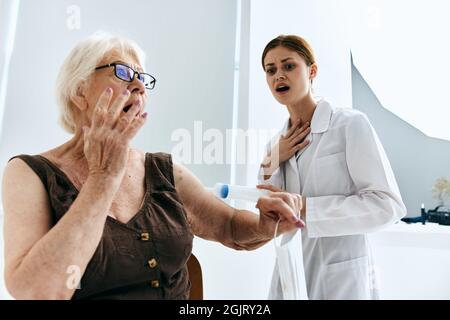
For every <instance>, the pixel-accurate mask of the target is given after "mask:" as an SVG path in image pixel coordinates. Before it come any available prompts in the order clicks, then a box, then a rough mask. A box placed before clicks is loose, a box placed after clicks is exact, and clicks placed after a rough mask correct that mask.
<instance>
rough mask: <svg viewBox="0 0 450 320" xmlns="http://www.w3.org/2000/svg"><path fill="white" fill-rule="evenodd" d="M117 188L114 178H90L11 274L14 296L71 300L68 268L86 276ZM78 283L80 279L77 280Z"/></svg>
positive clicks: (71, 293) (71, 291) (71, 288)
mask: <svg viewBox="0 0 450 320" xmlns="http://www.w3.org/2000/svg"><path fill="white" fill-rule="evenodd" d="M117 188H118V185H117V182H116V181H113V180H111V179H95V178H91V177H90V178H88V180H87V181H86V183H85V184H84V186H83V188H82V189H81V191H80V193H79V195H78V197H77V199H76V200H75V201H74V203H73V204H72V206H71V207H70V209H69V210H68V211H67V212H66V214H65V215H64V217H63V218H62V219H61V220H60V221H59V222H58V223H57V224H56V225H55V226H54V227H53V228H52V229H51V230H50V231H49V232H48V233H47V234H46V235H45V236H44V237H43V238H41V239H40V240H39V241H38V242H37V243H36V244H35V245H34V246H33V247H32V248H31V250H30V251H29V252H28V253H27V254H26V255H25V257H24V258H23V259H22V260H21V262H20V265H18V266H17V267H16V269H15V270H14V272H13V273H12V275H11V277H10V279H11V281H9V282H10V284H13V286H12V288H11V289H12V290H11V291H12V294H13V296H15V297H16V298H20V299H70V298H71V297H72V295H73V293H74V291H75V287H76V285H75V286H73V285H72V286H70V285H69V284H70V283H69V277H71V276H72V277H73V276H75V277H76V275H77V274H70V273H68V268H69V267H70V266H74V269H73V270H76V272H77V273H78V274H79V278H81V276H82V275H83V273H84V271H85V269H86V266H87V264H88V262H89V261H90V259H91V257H92V256H93V254H94V252H95V250H96V248H97V246H98V244H99V242H100V239H101V237H102V234H103V228H104V224H105V221H106V217H107V214H108V210H109V207H110V205H111V203H112V200H113V197H114V195H115V192H116V190H117ZM76 280H77V281H79V280H80V279H76Z"/></svg>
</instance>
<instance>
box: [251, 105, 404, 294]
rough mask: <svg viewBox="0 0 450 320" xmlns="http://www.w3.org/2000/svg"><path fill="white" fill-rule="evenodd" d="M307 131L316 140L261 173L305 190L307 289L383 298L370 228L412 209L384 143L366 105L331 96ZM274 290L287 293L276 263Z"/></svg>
mask: <svg viewBox="0 0 450 320" xmlns="http://www.w3.org/2000/svg"><path fill="white" fill-rule="evenodd" d="M288 123H289V121H287V122H286V125H285V127H284V128H283V129H282V130H281V132H280V133H279V135H280V134H282V133H285V132H286V131H287V129H288ZM279 135H278V136H277V137H275V138H274V139H273V140H272V141H277V140H278V139H279ZM307 139H308V140H310V141H311V142H310V144H309V145H308V146H307V147H306V148H305V149H303V150H302V151H300V152H299V153H298V154H297V156H293V157H292V158H291V159H290V160H288V161H286V162H285V163H283V164H282V165H281V166H280V168H279V169H277V170H276V172H274V174H273V175H272V177H271V178H270V179H268V180H264V178H263V177H262V174H261V173H260V174H259V177H258V178H259V182H260V183H264V184H272V185H275V186H277V187H280V188H282V189H284V190H286V191H288V192H291V193H298V194H301V195H303V196H305V197H306V227H305V229H304V230H303V231H302V242H303V243H302V247H303V262H304V269H305V278H306V285H307V290H308V297H309V299H377V298H378V285H377V280H376V277H375V269H374V268H375V267H374V263H373V261H372V258H371V252H370V246H369V243H368V238H367V236H366V234H367V233H369V232H374V231H377V230H380V229H381V228H383V227H385V226H387V225H390V224H392V223H394V222H396V221H398V220H399V219H400V218H402V217H403V216H405V215H406V208H405V205H404V204H403V201H402V198H401V196H400V192H399V189H398V186H397V183H396V181H395V177H394V174H393V172H392V169H391V166H390V164H389V161H388V159H387V157H386V154H385V152H384V149H383V147H382V145H381V143H380V141H379V139H378V137H377V135H376V133H375V131H374V129H373V128H372V126H371V124H370V122H369V120H368V119H367V117H366V116H365V115H364V114H363V113H361V112H359V111H357V110H354V109H337V108H333V107H332V106H331V105H330V103H329V102H327V101H326V100H324V99H322V100H321V101H319V103H318V105H317V107H316V110H315V112H314V115H313V118H312V120H311V133H310V134H309V136H308V137H307ZM269 148H270V145H268V150H269ZM275 265H276V264H275ZM269 298H270V299H282V298H283V296H282V292H281V287H280V284H279V275H278V269H277V267H276V266H275V270H274V273H273V279H272V285H271V289H270V294H269Z"/></svg>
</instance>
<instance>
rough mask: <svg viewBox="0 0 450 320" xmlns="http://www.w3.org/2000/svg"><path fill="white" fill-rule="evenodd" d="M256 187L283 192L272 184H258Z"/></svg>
mask: <svg viewBox="0 0 450 320" xmlns="http://www.w3.org/2000/svg"><path fill="white" fill-rule="evenodd" d="M256 187H257V188H258V189H264V190H269V191H272V192H283V190H282V189H280V188H277V187H275V186H273V185H270V184H258V185H257V186H256Z"/></svg>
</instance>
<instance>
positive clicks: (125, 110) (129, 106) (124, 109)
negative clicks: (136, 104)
mask: <svg viewBox="0 0 450 320" xmlns="http://www.w3.org/2000/svg"><path fill="white" fill-rule="evenodd" d="M132 106H133V104H132V103H131V104H129V105H126V106H125V108H123V111H124V112H128V110H130V108H131V107H132Z"/></svg>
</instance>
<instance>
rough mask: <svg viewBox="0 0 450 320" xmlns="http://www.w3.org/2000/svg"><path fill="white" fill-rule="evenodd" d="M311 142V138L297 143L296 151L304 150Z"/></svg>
mask: <svg viewBox="0 0 450 320" xmlns="http://www.w3.org/2000/svg"><path fill="white" fill-rule="evenodd" d="M309 142H310V141H309V140H304V141H303V142H301V143H299V144H297V145H296V146H295V147H294V153H295V152H297V151H300V150H302V149H303V148H305V147H306V146H307V145H308V144H309Z"/></svg>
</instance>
